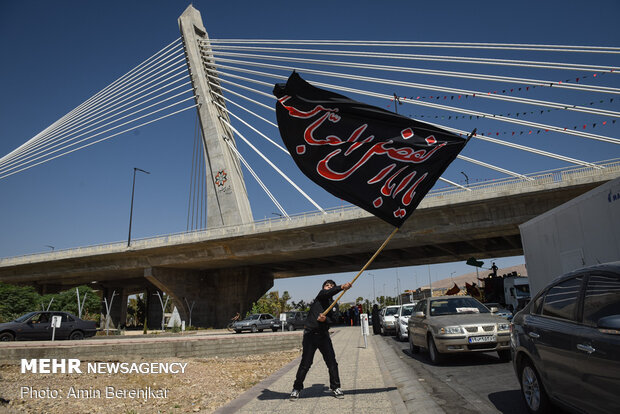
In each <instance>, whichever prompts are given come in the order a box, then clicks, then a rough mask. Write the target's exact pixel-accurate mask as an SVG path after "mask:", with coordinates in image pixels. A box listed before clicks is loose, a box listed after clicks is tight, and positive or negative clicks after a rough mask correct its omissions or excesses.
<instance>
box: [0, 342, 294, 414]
mask: <svg viewBox="0 0 620 414" xmlns="http://www.w3.org/2000/svg"><path fill="white" fill-rule="evenodd" d="M299 352H300V351H299V350H292V351H282V352H271V353H267V354H261V355H248V356H243V357H230V358H218V357H215V358H204V359H200V358H188V359H179V358H168V359H163V360H157V361H148V360H138V361H136V360H127V361H123V360H119V362H128V363H130V364H131V363H137V364H139V363H142V362H158V363H159V362H163V363H166V362H170V363H172V362H175V363H178V362H182V363H185V362H187V366H186V367H185V372H184V373H178V374H136V373H128V374H121V373H117V374H95V373H86V372H84V373H83V374H32V373H25V374H22V373H21V372H20V366H19V365H7V364H0V413H4V412H6V413H37V414H39V413H50V414H57V413H58V414H72V413H104V412H105V413H127V414H138V413H188V412H189V413H191V412H213V411H215V410H216V409H218V408H219V407H221V406H223V405H225V404H226V403H228V402H230V401H232V400H233V399H235V398H237V397H238V396H239V395H240V394H242V393H243V392H244V391H246V390H248V389H249V388H251V387H252V386H254V385H255V384H257V383H258V382H260V381H262V380H263V379H265V378H266V377H268V376H269V375H271V374H273V373H274V372H276V371H277V370H278V369H280V368H281V367H283V366H284V365H286V364H287V363H289V362H290V361H292V360H293V359H295V358H296V357H297V356H299V355H300V353H299ZM102 362H113V361H102ZM86 363H87V361H82V364H86ZM111 387H114V390H113V391H112V390H111ZM148 387H150V391H151V393H149V388H148ZM124 390H126V391H124ZM132 390H133V392H134V393H135V395H134V396H131V395H130V394H131V392H132ZM114 392H116V394H114ZM123 392H125V393H126V394H125V395H124V396H123V395H122V393H123ZM145 397H148V398H145Z"/></svg>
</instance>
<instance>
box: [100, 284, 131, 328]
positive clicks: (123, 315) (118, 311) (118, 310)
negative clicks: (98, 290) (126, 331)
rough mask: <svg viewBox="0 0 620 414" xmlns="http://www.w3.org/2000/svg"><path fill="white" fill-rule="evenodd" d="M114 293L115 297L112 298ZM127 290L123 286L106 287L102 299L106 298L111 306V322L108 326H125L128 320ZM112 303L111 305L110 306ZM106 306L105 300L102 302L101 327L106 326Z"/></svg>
mask: <svg viewBox="0 0 620 414" xmlns="http://www.w3.org/2000/svg"><path fill="white" fill-rule="evenodd" d="M112 295H114V299H112ZM127 296H128V295H127V292H126V291H125V289H124V288H121V287H104V288H103V292H102V297H101V300H102V302H103V299H104V298H105V299H106V300H107V303H108V306H109V307H110V323H109V325H108V328H110V329H121V328H124V327H125V323H126V321H127ZM110 304H111V306H110ZM105 321H106V307H105V302H104V303H102V304H101V323H100V326H101V329H105V327H106V323H105Z"/></svg>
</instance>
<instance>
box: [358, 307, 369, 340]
mask: <svg viewBox="0 0 620 414" xmlns="http://www.w3.org/2000/svg"><path fill="white" fill-rule="evenodd" d="M360 321H361V323H360V326H361V327H362V335H363V336H364V348H368V342H367V338H366V337H367V336H368V335H370V330H369V329H368V314H367V313H362V314H360Z"/></svg>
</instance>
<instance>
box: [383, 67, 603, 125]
mask: <svg viewBox="0 0 620 414" xmlns="http://www.w3.org/2000/svg"><path fill="white" fill-rule="evenodd" d="M606 73H615V72H614V70H613V69H610V70H609V72H601V73H594V74H592V75H583V76H580V77H577V78H575V80H574V81H572V80H571V79H566V80H563V81H557V82H555V83H557V84H562V83H579V82H580V81H581V80H584V79H588V78H589V77H592V78H600V76H602V75H605V74H606ZM553 84H554V83H551V84H549V86H553ZM540 87H542V86H540V85H531V86H516V87H512V88H505V89H502V90H501V91H500V90H499V89H498V90H493V91H488V92H487V93H486V95H498V94H500V95H511V94H513V93H515V92H529V91H530V90H531V89H535V88H540ZM545 87H547V86H545ZM476 95H479V94H475V93H474V94H471V95H469V94H460V95H419V96H409V97H406V96H402V97H400V98H399V97H398V96H396V98H398V99H399V103H401V102H400V99H402V100H404V101H406V100H407V99H409V100H412V101H413V100H427V99H428V100H431V99H432V100H440V99H443V100H448V99H450V100H455V99H457V100H458V99H469V98H472V99H473V98H475V97H476ZM390 102H394V98H392V99H390ZM603 102H605V100H601V101H599V103H603ZM610 102H613V98H611V99H610ZM594 103H596V102H595V101H592V102H590V103H589V104H590V105H593V104H594ZM386 107H387V108H390V107H391V104H388V105H387V106H386ZM534 112H536V111H533V112H532V113H534ZM527 113H529V112H528V111H526V112H523V114H527ZM517 116H518V115H517Z"/></svg>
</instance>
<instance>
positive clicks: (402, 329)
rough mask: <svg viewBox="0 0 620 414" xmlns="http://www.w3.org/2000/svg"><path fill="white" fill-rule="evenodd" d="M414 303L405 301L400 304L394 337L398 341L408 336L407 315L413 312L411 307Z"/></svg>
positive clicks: (404, 339)
mask: <svg viewBox="0 0 620 414" xmlns="http://www.w3.org/2000/svg"><path fill="white" fill-rule="evenodd" d="M416 303H417V302H416ZM416 303H407V304H405V305H402V306H401V307H400V309H399V311H398V323H397V324H396V339H398V340H399V341H406V340H407V338H408V337H409V329H408V323H409V317H410V316H411V313H412V312H413V307H414V306H415V305H416Z"/></svg>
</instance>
